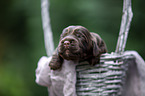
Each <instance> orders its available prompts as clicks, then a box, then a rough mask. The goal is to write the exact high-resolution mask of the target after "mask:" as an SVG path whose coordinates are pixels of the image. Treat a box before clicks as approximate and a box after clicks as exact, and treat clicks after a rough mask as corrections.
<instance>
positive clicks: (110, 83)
mask: <svg viewBox="0 0 145 96" xmlns="http://www.w3.org/2000/svg"><path fill="white" fill-rule="evenodd" d="M132 58H133V57H132V56H127V55H125V56H124V55H117V54H115V53H113V54H103V55H102V56H101V61H100V64H96V65H95V66H90V65H89V64H88V63H87V62H81V63H80V64H79V65H77V67H76V72H77V83H76V90H77V96H120V95H121V93H122V88H123V84H124V83H125V78H126V72H127V68H128V67H127V66H128V59H132Z"/></svg>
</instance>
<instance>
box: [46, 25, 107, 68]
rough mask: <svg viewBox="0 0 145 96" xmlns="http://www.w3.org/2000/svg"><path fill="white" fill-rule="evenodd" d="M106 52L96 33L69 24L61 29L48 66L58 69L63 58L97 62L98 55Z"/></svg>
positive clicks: (98, 59) (90, 62) (92, 63)
mask: <svg viewBox="0 0 145 96" xmlns="http://www.w3.org/2000/svg"><path fill="white" fill-rule="evenodd" d="M106 52H107V48H106V45H105V43H104V41H103V40H102V38H101V37H100V36H99V35H98V34H96V33H92V32H89V31H88V30H87V29H86V28H85V27H83V26H69V27H67V28H65V29H64V30H63V32H62V34H61V36H60V42H59V45H58V47H57V48H56V50H55V52H54V54H53V56H52V59H51V61H50V63H49V66H50V68H51V69H52V70H57V69H60V68H61V66H62V63H63V61H64V59H66V60H73V61H77V62H81V61H88V62H89V64H90V65H94V64H97V63H99V61H100V55H101V54H102V53H106Z"/></svg>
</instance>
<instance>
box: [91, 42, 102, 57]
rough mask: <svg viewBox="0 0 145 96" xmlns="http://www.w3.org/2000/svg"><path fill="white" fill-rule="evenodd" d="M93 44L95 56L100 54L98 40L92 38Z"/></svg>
mask: <svg viewBox="0 0 145 96" xmlns="http://www.w3.org/2000/svg"><path fill="white" fill-rule="evenodd" d="M92 45H93V56H95V57H96V56H98V55H99V53H100V48H99V46H98V44H97V41H94V40H92Z"/></svg>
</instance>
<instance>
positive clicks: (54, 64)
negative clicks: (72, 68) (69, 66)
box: [49, 49, 63, 70]
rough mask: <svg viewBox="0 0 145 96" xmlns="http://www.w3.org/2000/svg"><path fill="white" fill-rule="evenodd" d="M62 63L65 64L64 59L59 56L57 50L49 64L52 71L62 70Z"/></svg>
mask: <svg viewBox="0 0 145 96" xmlns="http://www.w3.org/2000/svg"><path fill="white" fill-rule="evenodd" d="M62 63H63V58H62V57H61V56H60V55H59V54H58V51H57V49H56V50H55V52H54V54H53V56H52V59H51V61H50V63H49V67H50V68H51V69H52V70H57V69H60V68H61V66H62Z"/></svg>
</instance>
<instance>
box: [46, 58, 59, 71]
mask: <svg viewBox="0 0 145 96" xmlns="http://www.w3.org/2000/svg"><path fill="white" fill-rule="evenodd" d="M49 67H50V69H52V70H57V69H60V68H61V63H60V62H58V61H57V60H51V61H50V63H49Z"/></svg>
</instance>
